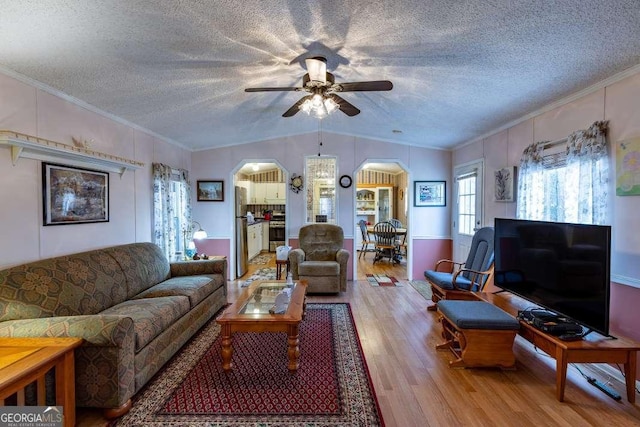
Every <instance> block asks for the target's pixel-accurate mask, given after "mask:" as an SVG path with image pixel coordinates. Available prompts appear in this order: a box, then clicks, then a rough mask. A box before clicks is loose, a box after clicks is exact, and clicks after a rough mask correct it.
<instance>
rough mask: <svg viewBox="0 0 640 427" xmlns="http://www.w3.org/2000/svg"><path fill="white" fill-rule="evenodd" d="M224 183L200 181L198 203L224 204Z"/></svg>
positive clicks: (198, 184)
mask: <svg viewBox="0 0 640 427" xmlns="http://www.w3.org/2000/svg"><path fill="white" fill-rule="evenodd" d="M223 184H224V181H198V183H197V190H198V201H199V202H222V201H224V185H223Z"/></svg>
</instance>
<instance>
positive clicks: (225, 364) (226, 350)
mask: <svg viewBox="0 0 640 427" xmlns="http://www.w3.org/2000/svg"><path fill="white" fill-rule="evenodd" d="M220 332H221V334H222V350H220V354H221V355H222V369H224V370H225V371H230V370H231V355H232V354H233V347H231V326H230V325H224V326H222V330H221V331H220Z"/></svg>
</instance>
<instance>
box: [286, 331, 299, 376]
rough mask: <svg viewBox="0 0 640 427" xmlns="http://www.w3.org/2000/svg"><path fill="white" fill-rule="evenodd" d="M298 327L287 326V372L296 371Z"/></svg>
mask: <svg viewBox="0 0 640 427" xmlns="http://www.w3.org/2000/svg"><path fill="white" fill-rule="evenodd" d="M298 330H299V327H298V325H289V349H288V350H287V353H288V355H289V370H290V371H295V370H297V369H298V357H299V356H300V348H299V347H298V344H299V342H300V340H299V339H298V336H299V335H298Z"/></svg>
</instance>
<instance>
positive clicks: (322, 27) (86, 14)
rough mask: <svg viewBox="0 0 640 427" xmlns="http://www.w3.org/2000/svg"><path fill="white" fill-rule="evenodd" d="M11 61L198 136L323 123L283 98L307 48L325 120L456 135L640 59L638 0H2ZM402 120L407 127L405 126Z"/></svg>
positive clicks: (465, 135)
mask: <svg viewBox="0 0 640 427" xmlns="http://www.w3.org/2000/svg"><path fill="white" fill-rule="evenodd" d="M0 11H1V12H0V67H3V68H4V69H5V70H10V71H12V72H15V73H18V74H20V75H23V76H26V77H29V78H31V79H34V80H36V81H39V82H42V83H44V84H45V85H48V86H50V87H53V88H54V89H57V90H59V91H62V92H64V93H66V94H68V95H71V96H73V97H75V98H78V99H80V100H82V101H84V102H86V103H88V104H91V105H93V106H95V107H98V108H99V109H101V110H103V111H106V112H108V113H111V114H113V115H116V116H118V117H121V118H123V119H125V120H127V121H129V122H131V123H134V124H136V125H139V126H142V127H144V128H146V129H149V130H151V131H153V132H155V133H157V134H159V135H162V136H164V137H166V138H168V139H171V140H173V141H176V142H178V143H180V144H182V145H184V146H187V147H190V148H192V149H196V150H197V149H203V148H209V147H219V146H227V145H235V144H241V143H245V142H253V141H258V140H264V139H268V138H272V137H280V136H287V135H295V134H300V133H306V132H313V131H316V130H317V129H318V123H317V119H314V118H311V117H308V116H306V115H305V114H304V113H298V114H297V115H296V116H294V117H292V118H283V117H282V113H283V112H284V111H286V110H287V109H288V108H289V107H290V106H291V105H293V104H294V103H295V102H296V101H297V100H298V99H299V98H300V97H301V96H303V95H302V93H300V92H267V93H245V92H244V90H243V89H244V88H246V87H259V86H300V84H301V78H302V75H303V74H304V73H305V70H304V68H303V66H304V58H305V57H308V56H314V55H323V56H325V57H326V58H327V60H328V61H327V62H328V64H327V65H328V67H327V68H328V71H331V72H332V73H333V74H335V78H336V82H345V81H366V80H391V81H392V82H393V84H394V88H393V90H392V91H390V92H353V93H344V94H342V96H343V97H344V98H345V99H346V100H347V101H349V102H351V103H352V104H354V105H355V106H356V107H358V108H359V109H360V110H362V113H361V114H360V115H358V116H356V117H352V118H350V117H347V116H346V115H344V114H342V113H341V112H336V113H334V114H333V115H331V116H330V117H328V118H326V119H325V120H324V121H323V124H322V127H323V129H324V130H326V131H330V132H336V133H341V134H347V135H358V136H362V137H369V138H374V139H383V140H388V141H392V142H398V143H403V144H412V145H420V146H426V147H443V148H444V147H452V146H455V145H456V144H460V143H462V142H465V141H467V140H469V139H472V138H474V137H477V136H479V135H482V134H484V133H487V132H489V131H491V130H493V129H496V128H498V127H500V126H502V125H504V124H506V123H508V122H510V121H513V120H515V119H517V118H519V117H522V116H523V115H525V114H527V113H530V112H532V111H534V110H536V109H538V108H541V107H542V106H544V105H545V104H548V103H549V102H551V101H554V100H557V99H559V98H561V97H564V96H567V95H569V94H572V93H574V92H576V91H579V90H581V89H584V88H586V87H588V86H590V85H592V84H594V83H596V82H598V81H601V80H603V79H605V78H606V77H609V76H611V75H613V74H615V73H617V72H620V71H623V70H625V69H628V68H630V67H632V66H635V65H637V64H638V63H640V6H639V5H638V0H626V1H617V0H608V1H602V0H596V1H592V0H565V1H525V0H492V1H487V0H478V1H454V0H448V1H444V0H441V1H433V0H413V1H412V0H406V1H389V0H387V1H372V0H366V1H363V0H357V1H341V2H338V1H313V2H312V1H300V0H288V1H276V0H271V1H269V0H242V1H238V0H233V1H231V0H229V1H205V0H200V1H186V0H173V1H171V0H167V1H149V0H145V1H143V0H122V1H117V0H102V1H99V2H98V1H87V0H78V1H71V0H66V1H65V0H47V1H41V0H20V1H17V0H0ZM398 131H400V132H398Z"/></svg>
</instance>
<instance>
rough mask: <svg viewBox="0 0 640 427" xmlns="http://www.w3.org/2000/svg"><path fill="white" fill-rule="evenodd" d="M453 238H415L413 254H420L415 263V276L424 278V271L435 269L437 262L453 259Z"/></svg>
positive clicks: (417, 278) (419, 278) (413, 271)
mask: <svg viewBox="0 0 640 427" xmlns="http://www.w3.org/2000/svg"><path fill="white" fill-rule="evenodd" d="M452 250H453V248H452V242H451V239H429V240H414V241H413V250H412V251H411V253H412V254H420V255H419V257H418V258H417V259H416V260H415V261H414V263H413V270H412V273H413V278H414V279H416V280H424V271H425V270H433V268H434V266H435V265H436V262H437V261H438V260H441V259H451V254H452Z"/></svg>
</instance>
